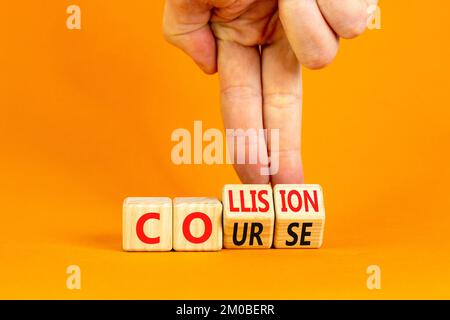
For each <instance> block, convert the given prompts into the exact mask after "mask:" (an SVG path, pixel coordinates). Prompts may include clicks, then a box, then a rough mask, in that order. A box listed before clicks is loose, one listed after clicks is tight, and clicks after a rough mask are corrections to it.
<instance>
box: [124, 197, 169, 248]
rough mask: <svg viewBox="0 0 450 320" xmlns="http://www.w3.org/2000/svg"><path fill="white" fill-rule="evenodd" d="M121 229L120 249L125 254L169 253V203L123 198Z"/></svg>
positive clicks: (156, 200) (166, 201)
mask: <svg viewBox="0 0 450 320" xmlns="http://www.w3.org/2000/svg"><path fill="white" fill-rule="evenodd" d="M122 228H123V230H122V236H123V239H122V246H123V250H125V251H170V250H172V200H171V199H170V198H127V199H125V201H124V203H123V216H122Z"/></svg>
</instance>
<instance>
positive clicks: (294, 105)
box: [164, 0, 377, 185]
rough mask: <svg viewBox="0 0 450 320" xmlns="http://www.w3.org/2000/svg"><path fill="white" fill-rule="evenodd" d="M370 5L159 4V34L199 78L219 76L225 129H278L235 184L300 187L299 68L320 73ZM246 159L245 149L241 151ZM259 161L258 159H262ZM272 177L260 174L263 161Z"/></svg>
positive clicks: (263, 0)
mask: <svg viewBox="0 0 450 320" xmlns="http://www.w3.org/2000/svg"><path fill="white" fill-rule="evenodd" d="M376 2H377V0H167V1H166V6H165V12H164V35H165V37H166V39H167V40H168V41H169V42H170V43H172V44H174V45H175V46H177V47H179V48H180V49H182V50H183V51H184V52H186V53H187V54H188V55H189V56H190V57H191V58H192V59H193V60H194V61H195V62H196V63H197V64H198V66H199V67H200V68H201V69H202V70H203V71H204V72H206V73H208V74H213V73H215V72H216V71H219V79H220V86H221V103H222V114H223V119H224V124H225V128H227V129H243V130H247V129H255V130H260V129H267V130H268V131H269V136H270V130H272V129H279V134H280V136H279V138H280V139H279V147H278V148H277V149H273V148H271V145H272V144H271V143H270V141H268V142H267V143H266V142H265V141H264V142H263V143H262V144H263V145H259V146H258V148H263V150H264V151H266V150H267V153H266V154H265V156H263V157H262V158H260V159H259V160H258V161H257V163H256V164H235V165H234V166H235V169H236V171H237V173H238V175H239V177H240V178H241V180H242V182H243V183H268V182H269V181H271V182H272V184H274V185H276V184H278V183H303V166H302V160H301V109H302V85H301V69H300V65H304V66H305V67H307V68H310V69H319V68H322V67H324V66H326V65H328V64H329V63H331V62H332V60H333V59H334V58H335V56H336V53H337V50H338V46H339V37H342V38H347V39H348V38H353V37H356V36H357V35H359V34H361V33H362V32H363V31H364V30H365V29H366V26H367V21H368V19H369V18H370V17H369V13H368V8H369V6H372V5H374V4H376ZM246 150H247V152H246V153H248V150H249V146H248V145H247V146H246ZM264 157H266V158H264ZM269 157H270V158H271V159H275V158H276V159H278V163H279V170H278V171H277V172H276V173H275V172H274V173H273V174H272V175H271V176H266V175H261V166H263V164H264V163H266V162H267V159H268V158H269Z"/></svg>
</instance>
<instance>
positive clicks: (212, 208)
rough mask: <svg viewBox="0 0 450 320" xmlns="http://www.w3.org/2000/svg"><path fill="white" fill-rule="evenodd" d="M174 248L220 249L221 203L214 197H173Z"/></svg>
mask: <svg viewBox="0 0 450 320" xmlns="http://www.w3.org/2000/svg"><path fill="white" fill-rule="evenodd" d="M173 248H174V249H175V251H218V250H221V249H222V203H221V202H220V201H219V200H218V199H215V198H194V197H193V198H175V199H174V200H173Z"/></svg>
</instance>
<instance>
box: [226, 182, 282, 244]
mask: <svg viewBox="0 0 450 320" xmlns="http://www.w3.org/2000/svg"><path fill="white" fill-rule="evenodd" d="M222 201H223V208H224V210H223V229H224V247H225V248H227V249H237V248H244V249H267V248H270V247H271V246H272V242H273V232H274V221H275V213H274V206H273V197H272V188H271V187H270V185H225V187H224V188H223V197H222Z"/></svg>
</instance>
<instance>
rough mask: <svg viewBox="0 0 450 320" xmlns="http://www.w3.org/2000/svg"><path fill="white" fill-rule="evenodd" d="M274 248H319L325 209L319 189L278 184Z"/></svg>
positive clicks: (276, 190) (303, 185)
mask: <svg viewBox="0 0 450 320" xmlns="http://www.w3.org/2000/svg"><path fill="white" fill-rule="evenodd" d="M273 192H274V202H275V238H274V246H275V248H292V249H296V248H297V249H298V248H320V247H321V246H322V242H323V232H324V227H325V208H324V202H323V193H322V188H321V187H320V186H319V185H307V184H298V185H295V184H279V185H276V186H275V188H274V190H273Z"/></svg>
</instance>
